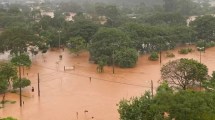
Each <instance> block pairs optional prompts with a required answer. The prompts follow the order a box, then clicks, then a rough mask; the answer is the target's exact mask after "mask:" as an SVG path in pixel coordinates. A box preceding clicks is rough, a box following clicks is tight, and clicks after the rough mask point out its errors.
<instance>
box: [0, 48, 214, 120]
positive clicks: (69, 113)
mask: <svg viewBox="0 0 215 120" xmlns="http://www.w3.org/2000/svg"><path fill="white" fill-rule="evenodd" d="M194 49H195V48H194ZM172 52H173V53H174V54H175V55H176V57H175V58H167V57H165V56H166V54H165V52H162V63H161V64H160V62H159V61H149V60H148V55H144V56H140V58H139V60H138V63H137V66H136V67H135V68H129V69H120V68H117V67H115V74H112V67H111V66H106V67H105V68H104V73H97V72H96V67H97V66H96V64H92V63H89V62H88V59H89V54H88V53H87V52H86V53H83V54H80V56H74V55H72V54H69V52H68V51H67V50H65V51H61V53H60V52H59V51H49V52H48V53H46V54H44V55H41V54H39V55H37V56H34V58H33V65H32V67H31V68H30V69H26V70H25V72H24V76H25V77H28V78H29V79H30V80H31V81H32V86H33V87H34V88H35V91H34V92H33V93H32V92H31V87H32V86H29V87H27V88H24V89H23V97H22V98H23V101H24V105H23V107H22V108H20V106H19V94H16V93H8V94H7V95H6V99H7V100H10V101H14V100H15V101H16V103H15V104H6V105H5V108H3V109H0V117H6V116H13V117H15V118H18V119H19V120H77V119H78V120H91V119H93V120H119V114H118V112H117V109H118V106H117V104H118V103H119V101H120V100H121V99H123V98H126V99H128V98H130V97H132V96H140V95H141V94H144V92H145V91H146V90H151V80H152V81H153V83H154V91H155V90H156V88H157V86H158V85H159V79H160V68H161V66H162V65H163V64H165V63H167V62H168V61H169V60H174V59H178V58H183V57H184V58H193V59H195V60H198V61H200V52H199V51H197V50H194V51H193V52H192V53H189V54H187V55H181V54H178V49H176V50H173V51H172ZM60 54H62V55H63V59H62V61H59V55H60ZM201 62H202V63H204V64H205V65H207V66H208V68H209V74H210V75H211V73H212V71H213V70H215V47H213V48H209V49H207V50H206V52H205V53H204V52H202V53H201ZM64 66H66V67H67V68H72V67H73V66H75V69H73V70H66V71H64ZM27 73H28V75H27ZM38 73H39V75H40V97H38V92H37V90H38V88H37V83H38V82H37V80H38V76H37V74H38ZM22 75H23V74H22Z"/></svg>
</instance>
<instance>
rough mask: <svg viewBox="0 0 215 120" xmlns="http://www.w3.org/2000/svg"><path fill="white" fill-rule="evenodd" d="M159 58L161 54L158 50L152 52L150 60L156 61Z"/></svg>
mask: <svg viewBox="0 0 215 120" xmlns="http://www.w3.org/2000/svg"><path fill="white" fill-rule="evenodd" d="M158 58H159V56H158V53H157V52H152V53H151V55H150V56H149V60H152V61H156V60H158Z"/></svg>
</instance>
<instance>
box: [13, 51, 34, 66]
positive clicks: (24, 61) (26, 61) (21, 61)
mask: <svg viewBox="0 0 215 120" xmlns="http://www.w3.org/2000/svg"><path fill="white" fill-rule="evenodd" d="M11 63H13V64H14V65H15V66H27V67H30V66H31V60H30V57H29V56H28V55H27V54H20V55H19V56H14V57H13V58H12V59H11Z"/></svg>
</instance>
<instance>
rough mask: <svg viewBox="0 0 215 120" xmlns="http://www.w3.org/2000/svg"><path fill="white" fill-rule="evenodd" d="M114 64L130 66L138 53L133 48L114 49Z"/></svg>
mask: <svg viewBox="0 0 215 120" xmlns="http://www.w3.org/2000/svg"><path fill="white" fill-rule="evenodd" d="M115 56H116V58H115V64H116V65H118V66H119V67H124V68H130V67H134V66H135V65H136V62H137V60H138V53H137V51H136V50H135V49H133V48H124V49H120V50H119V51H116V53H115V55H114V56H113V57H115Z"/></svg>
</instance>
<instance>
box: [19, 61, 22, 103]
mask: <svg viewBox="0 0 215 120" xmlns="http://www.w3.org/2000/svg"><path fill="white" fill-rule="evenodd" d="M19 101H20V107H22V87H21V66H20V65H19Z"/></svg>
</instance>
